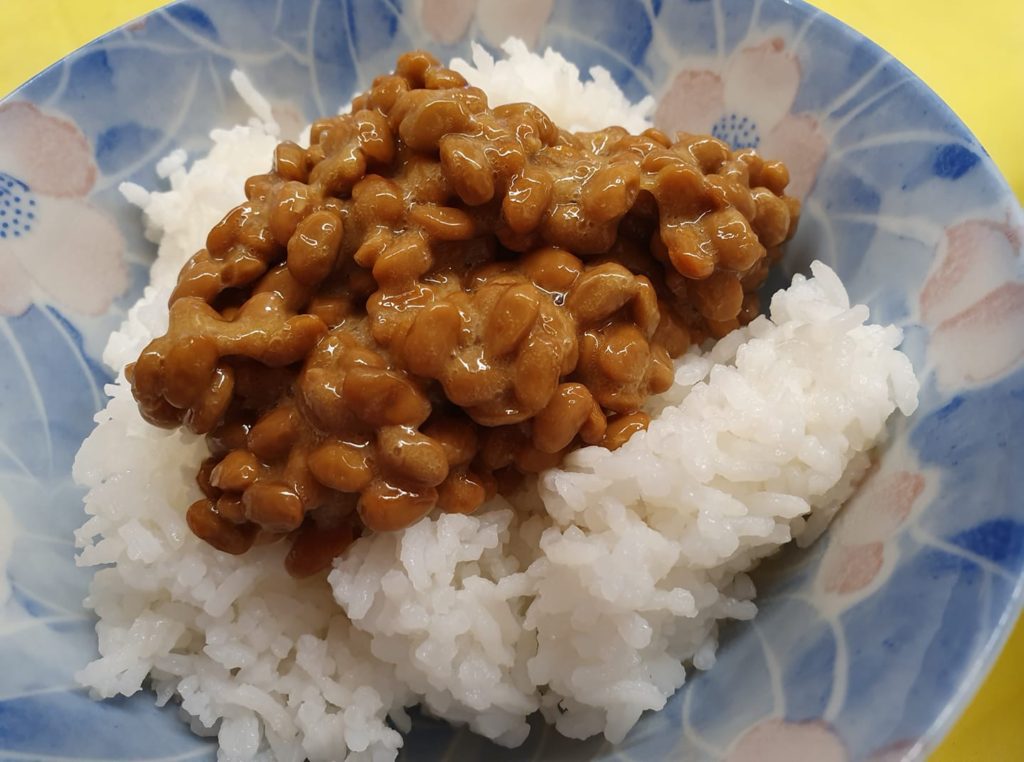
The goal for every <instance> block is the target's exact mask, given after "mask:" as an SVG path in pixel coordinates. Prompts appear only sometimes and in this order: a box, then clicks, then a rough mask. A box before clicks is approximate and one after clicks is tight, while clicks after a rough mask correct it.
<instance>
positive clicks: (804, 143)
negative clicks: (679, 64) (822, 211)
mask: <svg viewBox="0 0 1024 762" xmlns="http://www.w3.org/2000/svg"><path fill="white" fill-rule="evenodd" d="M799 87H800V61H799V59H798V58H797V57H796V55H794V54H793V53H792V52H790V51H789V50H787V49H786V43H785V41H784V40H783V39H782V38H780V37H774V38H772V39H770V40H766V41H764V42H761V43H758V44H748V45H743V46H741V47H738V48H737V49H736V50H735V51H734V52H733V53H732V54H731V55H730V56H729V57H728V58H727V59H725V61H724V62H723V63H721V64H719V63H718V62H715V61H707V62H700V63H697V62H695V63H694V64H693V65H692V66H690V67H686V68H684V69H682V70H681V71H679V72H678V73H677V74H676V75H675V77H674V78H673V79H672V81H671V82H670V83H669V86H668V88H667V89H666V90H665V92H664V93H663V94H662V95H661V97H660V98H659V99H658V110H657V112H656V114H655V116H654V123H655V125H656V126H657V127H659V128H660V129H662V130H665V131H666V132H668V133H670V134H671V133H673V132H676V131H682V132H691V133H711V134H712V135H715V136H716V137H719V138H721V139H722V140H725V141H726V142H727V143H729V144H730V145H732V146H733V147H734V148H757V149H758V152H759V153H760V154H761V155H762V156H764V157H766V158H770V159H781V160H782V161H784V162H785V163H786V166H787V167H789V174H790V184H789V189H788V192H789V193H791V194H793V195H795V196H797V197H798V198H803V197H804V196H806V195H807V194H808V193H809V192H810V190H811V187H812V186H813V185H814V180H815V177H816V176H817V174H818V169H819V167H820V166H821V162H822V161H823V160H824V158H825V149H826V140H825V136H824V134H823V133H822V132H821V129H820V126H819V124H818V120H817V118H816V117H814V116H813V115H811V114H808V113H800V114H792V113H790V109H791V108H792V106H793V101H794V99H795V98H796V93H797V89H798V88H799Z"/></svg>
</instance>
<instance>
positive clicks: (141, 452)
mask: <svg viewBox="0 0 1024 762" xmlns="http://www.w3.org/2000/svg"><path fill="white" fill-rule="evenodd" d="M505 49H506V51H507V52H509V54H510V59H509V60H508V61H505V62H499V63H497V64H494V63H493V62H490V61H489V60H487V59H485V58H484V57H483V56H481V52H480V51H479V50H478V51H477V52H476V54H475V55H474V61H475V62H476V65H477V69H470V68H468V64H465V63H464V62H462V63H457V64H456V65H457V67H458V68H459V69H460V70H461V71H462V72H463V73H464V74H466V75H467V76H468V78H469V80H470V81H471V82H473V83H474V84H478V85H480V86H482V87H484V89H486V90H487V91H488V92H489V93H495V95H496V98H495V102H497V101H502V100H503V101H512V100H530V101H533V102H536V103H538V104H539V105H540V106H541V107H542V108H545V109H546V110H549V113H551V115H552V116H553V117H554V118H555V119H556V121H558V122H559V123H562V124H569V125H574V126H576V127H586V128H591V129H592V128H596V127H600V126H602V125H603V124H605V123H606V122H607V121H617V122H618V123H620V124H623V125H625V126H627V127H628V128H629V129H631V130H641V129H643V128H644V127H646V126H648V123H647V122H646V121H645V116H646V114H647V113H648V112H649V104H646V103H641V104H638V105H637V106H631V105H630V104H629V103H628V102H627V101H626V99H625V97H624V96H623V95H622V93H621V92H620V91H619V90H618V88H617V87H615V85H614V83H613V82H612V81H611V79H610V78H607V77H606V76H605V75H602V74H600V73H599V72H594V73H592V74H593V81H592V82H589V83H587V84H581V83H580V82H579V76H578V72H577V71H576V69H575V67H571V65H570V64H567V63H565V62H564V59H561V58H560V57H557V54H554V53H552V52H551V51H548V53H546V54H545V57H544V58H541V57H539V56H532V55H530V54H528V53H526V51H525V48H518V47H517V46H516V45H515V44H508V45H506V47H505ZM484 55H485V54H484ZM549 72H550V75H548V73H549ZM570 74H571V76H570ZM546 76H547V78H545V77H546ZM233 81H235V83H236V86H237V87H238V89H239V91H240V92H242V93H243V94H245V95H247V96H248V97H249V98H250V99H253V98H254V97H258V96H257V95H256V93H255V90H253V89H252V87H251V85H250V84H248V82H247V81H246V80H244V78H243V77H236V78H235V79H234V80H233ZM544 82H547V83H549V85H548V86H546V87H545V86H543V85H542V84H541V83H544ZM256 108H257V109H258V113H260V114H261V115H263V116H264V118H267V115H269V114H270V109H269V106H268V105H267V103H266V101H263V100H262V99H260V100H258V101H256ZM275 132H276V126H275V125H273V124H269V123H267V122H261V121H259V120H253V121H252V122H250V124H249V125H245V126H238V127H235V128H233V129H231V130H218V131H215V132H214V133H213V140H214V147H213V149H212V150H211V152H210V153H209V155H208V156H207V157H205V158H202V159H199V160H198V161H196V162H194V163H193V164H192V166H191V168H189V169H186V164H187V158H186V157H185V155H184V154H183V153H180V152H176V153H175V154H172V156H171V157H169V158H168V159H167V160H165V161H164V162H163V163H162V165H161V167H160V169H161V175H162V176H164V177H166V178H167V179H168V181H169V183H170V190H169V191H164V192H156V193H148V192H147V191H145V190H143V189H142V188H139V187H138V186H126V187H125V188H124V192H125V195H126V196H127V197H128V198H129V199H130V200H131V201H132V202H133V203H136V204H138V205H139V206H141V207H142V208H143V210H144V212H145V216H146V220H147V226H148V230H149V234H150V235H151V236H152V237H153V239H154V240H157V241H159V243H160V248H159V259H158V260H157V262H156V264H155V265H154V267H153V272H152V285H151V286H150V287H149V288H147V289H146V292H145V296H144V297H143V298H142V299H141V300H140V301H139V303H138V304H137V305H136V306H135V307H134V308H133V309H132V310H131V312H130V313H129V317H128V319H127V321H126V322H125V324H124V325H123V326H122V327H121V329H120V330H119V331H118V332H116V333H115V334H114V335H113V336H111V339H110V342H109V344H108V346H107V349H106V352H105V354H104V359H105V361H106V362H107V363H108V364H109V365H110V366H111V367H112V368H116V369H121V368H122V367H123V366H124V364H125V363H127V362H130V361H131V360H133V359H134V358H135V357H136V355H137V354H138V352H139V350H141V348H142V347H143V346H144V345H145V344H146V343H147V342H148V341H149V340H150V339H151V338H152V337H154V336H157V335H159V334H161V333H162V332H163V331H164V330H165V328H166V324H167V310H166V303H167V297H168V295H169V293H170V290H171V288H172V287H173V284H174V280H175V276H176V273H177V271H178V269H179V267H180V266H181V264H182V263H183V262H184V261H185V260H186V259H187V258H188V257H189V256H190V255H191V254H192V253H193V252H194V251H195V250H196V249H197V248H199V247H200V246H201V245H202V244H203V240H204V237H205V234H206V231H207V230H209V228H210V227H211V226H212V225H213V224H214V223H215V222H216V221H217V220H218V219H219V217H220V216H221V215H222V214H223V212H224V211H225V210H226V209H228V208H230V207H231V206H232V205H234V204H236V203H238V202H239V201H240V200H241V199H242V196H241V189H242V184H243V181H244V179H245V178H246V177H247V176H248V175H250V174H255V173H257V172H261V171H265V169H266V166H267V162H268V157H270V156H271V153H272V150H273V146H274V144H275V142H276V140H277V138H276V135H275ZM812 272H813V277H812V278H810V279H805V278H803V277H801V276H797V277H796V278H795V279H794V281H793V284H792V286H791V287H790V288H789V289H787V290H785V291H782V292H779V293H777V294H776V295H775V297H774V298H773V300H772V303H771V315H770V318H769V317H761V318H758V319H757V320H755V321H754V322H753V323H751V324H750V326H748V327H747V328H744V329H742V330H739V331H736V332H734V333H732V334H730V335H729V336H728V337H726V338H725V339H723V340H722V341H720V342H719V343H718V344H717V345H716V346H715V347H714V349H712V350H711V351H710V352H700V351H697V350H692V351H691V352H690V353H689V354H687V355H686V356H685V357H683V358H682V359H681V360H680V361H679V362H678V363H677V370H676V379H675V380H676V383H675V385H674V387H673V388H672V389H671V390H669V391H668V392H666V393H665V394H664V395H662V396H661V397H660V398H659V399H656V400H652V401H651V409H652V411H654V412H656V413H657V417H656V418H655V420H654V421H652V423H651V425H650V428H649V430H648V431H647V432H645V433H640V434H637V435H635V436H634V437H633V438H632V439H631V440H629V442H628V443H626V445H625V446H623V447H622V448H621V449H619V450H617V451H615V452H609V451H607V450H603V449H600V448H596V447H587V448H584V449H582V450H579V451H577V452H575V453H574V454H573V455H571V456H570V457H569V458H568V459H567V461H566V462H565V464H564V465H563V467H562V468H560V469H555V470H551V471H549V472H547V473H545V474H543V475H542V477H541V478H540V480H539V482H538V485H537V487H536V488H533V489H532V490H529V491H526V492H525V493H523V494H520V495H517V496H514V501H515V506H514V507H513V505H512V504H511V503H510V502H509V501H508V500H506V499H504V498H500V497H499V498H496V499H495V500H493V501H491V502H490V503H489V504H488V505H487V506H486V507H485V509H484V510H481V511H480V512H478V513H477V514H475V515H472V516H461V515H441V516H438V517H429V518H426V519H424V520H422V521H420V522H419V523H418V524H416V525H415V526H413V527H411V528H409V529H407V530H405V531H402V532H396V533H392V534H378V535H373V536H369V537H365V538H363V539H360V540H358V541H357V542H356V543H355V544H354V545H353V546H352V547H351V548H350V549H349V551H348V552H347V553H346V554H345V555H344V557H342V558H341V559H339V560H338V561H336V563H335V565H334V569H333V571H331V573H330V575H329V577H328V578H327V579H326V580H325V578H324V577H323V576H319V577H315V578H312V579H309V580H305V581H296V580H294V579H291V578H290V577H289V576H288V575H287V573H286V572H285V570H284V567H283V563H282V561H283V555H284V552H285V548H284V547H283V544H280V543H279V544H277V545H275V546H270V547H261V548H257V549H255V550H253V551H251V552H249V553H247V554H245V555H243V556H229V555H226V554H223V553H220V552H218V551H216V550H214V549H213V548H211V547H210V546H208V545H206V544H205V543H203V542H201V541H199V540H198V539H197V538H196V537H194V536H193V535H192V533H191V532H190V531H189V530H188V528H187V526H186V524H185V521H184V508H185V507H186V506H188V505H189V504H190V503H191V502H193V501H194V500H195V499H197V498H198V497H199V495H198V490H197V487H196V486H195V481H194V474H195V469H196V465H197V464H198V463H199V461H200V460H201V459H202V458H203V457H204V456H205V454H206V445H205V443H204V441H203V439H202V438H200V437H196V436H193V435H190V434H188V433H185V432H182V431H171V432H168V431H163V430H160V429H156V428H154V427H152V426H149V425H148V424H146V423H145V422H143V420H142V419H141V418H140V416H139V413H138V411H137V408H136V405H135V402H134V400H133V399H132V396H131V392H130V390H129V388H128V385H127V383H126V381H125V378H124V374H123V372H121V373H119V376H118V380H117V382H116V383H114V384H112V385H110V386H108V387H107V392H108V393H109V394H110V396H111V401H110V403H109V405H108V406H107V408H106V409H105V410H104V411H103V412H101V413H100V414H98V415H97V417H96V421H97V424H98V425H97V427H96V430H95V431H94V432H93V433H92V434H91V435H90V437H89V438H88V439H87V440H86V442H85V443H84V444H83V445H82V449H81V451H80V452H79V454H78V458H77V460H76V462H75V470H74V474H75V479H76V480H77V481H78V482H79V483H80V484H82V485H84V486H86V487H87V488H88V489H89V492H88V495H87V497H86V511H87V513H88V514H89V515H90V516H91V518H90V519H89V520H88V521H87V522H86V524H85V525H84V526H83V527H82V528H81V529H80V530H79V532H78V536H77V539H78V544H79V546H80V547H81V548H82V551H81V555H80V558H79V562H80V563H81V564H82V565H85V566H98V565H107V566H105V567H104V568H102V569H100V570H99V571H97V572H96V575H95V579H94V581H93V583H92V587H91V589H90V594H89V597H88V599H87V600H86V605H88V606H90V607H91V608H93V609H94V610H95V612H96V614H97V616H98V617H99V622H98V624H97V627H96V631H97V634H98V637H99V651H100V654H101V656H100V658H99V659H97V660H96V661H94V662H92V663H91V664H89V665H88V666H87V667H85V669H83V670H82V671H81V672H80V673H79V675H78V679H79V680H80V682H81V683H82V684H83V685H86V686H88V687H89V688H91V689H92V691H93V693H94V694H95V695H96V696H98V697H110V696H115V695H119V694H123V695H131V694H133V693H136V692H137V691H139V690H141V689H142V687H143V685H144V684H145V682H146V679H147V676H148V677H149V678H150V680H151V682H150V683H149V685H150V686H151V687H152V689H153V690H154V691H155V692H156V695H157V700H158V702H160V703H164V702H166V701H168V700H171V699H175V700H178V701H180V703H181V707H182V710H183V712H184V713H185V714H186V715H187V716H188V717H189V718H190V721H191V724H192V727H193V729H195V730H196V731H197V732H199V733H203V734H211V735H212V734H216V735H217V736H218V740H219V745H220V752H219V755H220V759H221V760H225V761H227V760H250V759H267V758H272V759H277V760H294V761H295V762H299V760H302V759H305V758H309V759H310V760H314V762H315V761H317V760H342V759H353V760H391V759H394V758H395V756H396V754H397V750H398V748H399V747H400V746H401V744H402V739H401V736H400V734H399V733H398V732H397V731H396V730H395V729H394V728H396V727H397V728H398V729H399V730H406V729H407V728H408V722H409V721H408V716H407V715H406V713H405V708H406V707H409V706H411V705H414V704H416V703H419V704H421V705H422V706H423V707H424V708H425V709H426V710H427V711H428V712H430V713H432V714H434V715H437V716H439V717H443V718H446V719H448V720H450V721H452V722H455V723H466V724H468V725H469V726H470V727H471V728H472V729H473V730H474V731H476V732H477V733H481V734H483V735H485V736H487V737H489V738H492V739H494V740H495V741H497V742H498V743H501V744H504V745H508V746H514V745H517V744H519V743H521V742H522V741H523V740H524V739H525V738H526V736H527V734H528V732H529V728H528V725H527V718H528V716H529V715H530V714H532V713H533V712H535V711H538V710H539V711H540V712H542V714H543V715H544V717H545V718H547V720H548V721H549V722H552V723H554V724H555V725H556V727H557V728H558V730H559V731H561V732H562V733H564V734H565V735H568V736H571V737H576V738H584V737H587V736H591V735H594V734H597V733H604V734H605V736H606V737H607V738H608V740H609V741H611V742H613V743H614V742H617V741H619V740H621V739H622V738H623V737H624V736H625V734H626V733H627V732H628V730H629V729H630V728H631V727H632V726H633V724H634V723H635V722H636V721H637V719H638V718H639V717H640V715H641V713H642V712H644V711H645V710H648V709H653V710H657V709H660V708H661V707H662V706H664V704H665V702H666V700H667V699H668V697H669V696H671V695H672V693H673V692H674V691H675V690H676V689H678V688H679V686H680V685H682V683H683V681H684V679H685V670H684V666H683V665H684V663H692V664H693V665H694V666H695V667H696V668H699V669H707V668H709V667H711V666H712V665H713V663H714V654H715V644H716V630H717V623H718V621H719V620H721V619H726V618H732V619H749V618H751V617H753V616H754V614H755V611H756V609H755V606H754V604H753V602H752V601H751V599H752V597H753V595H754V589H753V586H752V584H751V582H750V580H749V579H748V577H747V576H746V575H745V574H744V573H743V572H744V571H746V570H749V569H750V568H751V566H752V565H753V564H754V563H755V562H756V560H757V559H759V558H761V557H763V556H765V555H768V554H769V553H772V552H773V551H774V550H776V549H777V548H778V547H779V546H780V545H782V544H783V543H785V542H787V541H789V540H790V539H791V537H793V536H796V535H800V534H801V533H802V536H803V538H805V539H807V538H810V537H811V536H812V535H814V534H816V533H818V532H820V531H822V529H823V528H824V526H825V525H826V524H827V522H828V520H829V519H830V518H831V516H832V515H834V513H835V511H836V510H837V509H838V507H839V505H840V503H841V502H842V501H843V500H844V499H845V498H846V497H847V496H848V495H849V494H850V492H851V490H852V487H853V485H854V484H855V483H856V481H857V479H858V477H859V476H860V475H861V474H862V473H863V472H864V470H865V468H866V467H867V464H868V455H867V453H868V451H869V450H870V449H871V448H872V447H873V446H874V445H875V444H876V443H877V442H878V441H880V439H881V438H882V437H883V436H884V431H885V422H886V419H887V418H888V417H889V415H890V414H892V413H893V412H894V411H895V410H896V409H897V408H898V409H899V410H900V411H901V412H902V413H903V414H905V415H909V414H910V413H911V412H913V410H914V408H915V406H916V403H917V388H918V387H917V381H916V380H915V378H914V373H913V370H912V368H911V366H910V363H909V361H908V360H907V358H906V357H905V356H904V355H903V354H902V353H900V352H899V351H898V350H897V349H896V347H897V346H898V345H899V343H900V340H901V335H900V331H899V330H898V329H897V328H895V327H892V326H889V327H880V326H875V325H870V324H867V320H868V310H867V308H866V307H863V306H855V307H852V308H851V307H850V305H849V302H848V298H847V295H846V292H845V290H844V288H843V286H842V284H841V283H840V281H839V279H838V278H837V277H836V275H835V274H834V273H833V272H832V271H831V270H829V269H828V268H827V267H825V266H824V265H822V264H815V265H813V267H812ZM737 689H742V687H741V686H737ZM389 718H390V720H391V722H390V723H389V721H388V720H389Z"/></svg>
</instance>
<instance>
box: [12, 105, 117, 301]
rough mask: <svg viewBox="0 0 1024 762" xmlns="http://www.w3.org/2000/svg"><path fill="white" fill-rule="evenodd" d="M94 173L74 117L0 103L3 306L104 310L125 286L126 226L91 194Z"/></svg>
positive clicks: (94, 177)
mask: <svg viewBox="0 0 1024 762" xmlns="http://www.w3.org/2000/svg"><path fill="white" fill-rule="evenodd" d="M96 174H97V170H96V165H95V163H94V162H93V159H92V152H91V151H90V149H89V144H88V142H87V141H86V139H85V136H84V135H83V134H82V133H81V131H80V130H79V129H78V128H77V127H76V126H75V125H74V124H72V123H71V122H69V121H66V120H64V119H60V118H58V117H53V116H47V115H46V114H44V113H42V112H41V111H40V110H39V109H38V108H36V107H35V106H34V105H32V104H31V103H8V104H6V105H4V106H0V314H2V315H19V314H21V313H22V312H24V311H25V310H26V309H28V308H29V306H30V305H31V304H32V302H33V300H34V299H38V298H49V299H52V300H54V301H56V302H58V303H59V304H61V305H62V306H64V307H67V308H69V309H71V310H74V311H77V312H81V313H87V314H99V313H101V312H103V311H104V310H105V309H106V308H107V307H108V306H109V305H110V302H111V301H112V300H113V299H114V297H116V296H117V295H118V294H120V293H121V292H122V291H123V290H124V289H125V287H126V286H127V284H128V279H127V274H126V272H125V268H124V264H123V262H122V260H121V253H122V248H123V244H122V240H121V234H120V232H119V231H118V229H117V227H116V226H115V225H114V223H113V222H112V221H111V220H110V219H109V218H108V217H107V216H106V215H104V214H103V213H102V212H100V211H99V210H97V209H96V208H95V207H93V206H92V205H91V204H90V203H89V202H88V201H86V200H85V196H86V194H88V192H89V191H90V190H91V189H92V186H93V184H94V183H95V182H96Z"/></svg>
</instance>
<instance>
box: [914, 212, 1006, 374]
mask: <svg viewBox="0 0 1024 762" xmlns="http://www.w3.org/2000/svg"><path fill="white" fill-rule="evenodd" d="M1022 239H1024V230H1021V229H1020V228H1017V227H1014V226H1012V225H1010V224H1008V223H1006V222H995V221H992V220H981V219H977V220H968V221H966V222H961V223H960V224H958V225H954V226H952V227H950V228H948V229H947V230H946V235H945V236H944V238H943V240H942V241H941V242H940V243H939V250H938V252H937V254H936V257H935V261H936V266H935V268H934V269H933V271H932V273H931V275H930V276H929V277H928V280H927V281H926V282H925V284H924V288H922V289H921V297H920V315H921V322H922V323H924V324H925V325H926V326H928V327H929V328H931V329H932V339H931V342H930V343H929V346H928V358H929V360H930V362H931V365H932V367H933V368H934V369H935V372H936V375H937V378H938V380H939V383H940V384H942V385H943V386H947V387H951V388H957V387H961V386H968V385H973V384H980V383H984V382H988V381H992V380H994V379H996V378H998V377H999V376H1001V375H1003V374H1004V373H1006V372H1007V371H1009V370H1010V369H1012V368H1014V367H1015V366H1016V365H1017V364H1018V363H1020V361H1021V360H1022V359H1024V282H1022V281H1021V280H1019V277H1020V276H1019V275H1018V272H1019V270H1020V264H1019V263H1020V258H1021V251H1022Z"/></svg>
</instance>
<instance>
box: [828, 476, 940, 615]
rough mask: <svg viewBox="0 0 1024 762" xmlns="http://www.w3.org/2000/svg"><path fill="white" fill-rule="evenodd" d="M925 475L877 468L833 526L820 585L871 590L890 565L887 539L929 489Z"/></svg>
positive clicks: (831, 588) (837, 590)
mask: <svg viewBox="0 0 1024 762" xmlns="http://www.w3.org/2000/svg"><path fill="white" fill-rule="evenodd" d="M925 486H926V485H925V478H924V475H923V474H920V473H915V472H911V471H902V470H901V471H889V472H884V471H875V472H873V473H871V474H869V476H868V477H867V479H865V481H864V483H863V484H862V485H861V487H860V489H859V490H858V491H857V494H856V495H855V496H854V497H853V498H852V499H851V500H850V501H849V503H847V505H846V507H844V508H843V511H842V513H841V514H840V515H839V517H838V518H837V519H836V521H835V523H834V524H833V525H832V528H831V530H830V531H829V545H828V549H827V550H826V551H825V557H824V558H823V559H822V562H821V570H820V572H819V575H820V576H819V584H821V586H822V587H823V589H824V590H825V592H826V593H833V594H836V595H850V594H853V593H857V592H860V591H863V590H866V589H867V588H868V587H869V586H870V585H871V583H872V582H874V581H875V580H876V578H878V576H879V574H880V572H881V571H882V569H883V568H884V567H885V561H886V558H885V554H886V547H887V546H886V540H887V539H889V538H891V537H892V536H893V535H894V534H895V533H896V530H898V529H899V527H900V526H901V525H902V524H903V523H904V522H905V521H906V520H907V517H908V516H909V515H910V512H911V510H912V509H913V507H914V503H915V502H916V501H917V499H918V498H919V497H920V496H921V493H922V492H923V491H924V488H925Z"/></svg>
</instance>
